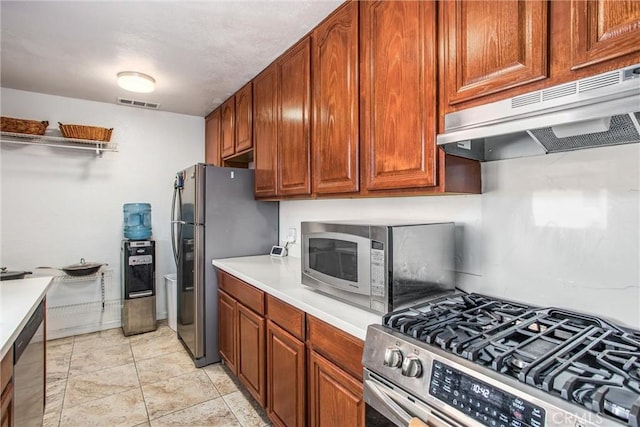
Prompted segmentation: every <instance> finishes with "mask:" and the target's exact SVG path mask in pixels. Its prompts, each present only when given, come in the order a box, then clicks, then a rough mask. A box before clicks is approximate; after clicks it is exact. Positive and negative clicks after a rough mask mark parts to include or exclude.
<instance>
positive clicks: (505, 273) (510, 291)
mask: <svg viewBox="0 0 640 427" xmlns="http://www.w3.org/2000/svg"><path fill="white" fill-rule="evenodd" d="M639 165H640V144H631V145H626V146H617V147H603V148H596V149H589V150H580V151H574V152H569V153H560V154H552V155H547V156H538V157H529V158H523V159H512V160H504V161H496V162H488V163H483V164H482V179H483V194H482V195H476V196H429V197H405V198H381V199H344V200H311V201H309V200H307V201H288V202H281V203H280V238H281V240H284V239H285V236H286V234H287V229H288V228H289V227H295V228H296V229H297V232H298V235H299V232H300V222H301V221H305V220H322V219H327V220H329V219H366V218H406V219H416V218H424V219H448V220H453V221H455V222H456V246H457V250H456V269H457V282H458V286H459V287H460V288H462V289H464V290H467V291H473V292H479V293H485V294H489V295H495V296H500V297H504V298H511V299H514V300H519V301H523V302H527V303H530V304H534V305H540V306H557V307H565V308H570V309H574V310H578V311H583V312H588V313H593V314H597V315H601V316H605V317H609V318H611V319H614V320H617V321H619V322H623V323H626V324H628V325H630V326H634V327H636V328H640V249H639V245H640V211H639V207H640V198H639V187H640V174H639V169H640V168H639ZM290 254H291V255H292V256H295V257H300V245H299V242H298V243H296V244H295V245H293V246H292V248H291V250H290Z"/></svg>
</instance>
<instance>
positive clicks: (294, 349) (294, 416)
mask: <svg viewBox="0 0 640 427" xmlns="http://www.w3.org/2000/svg"><path fill="white" fill-rule="evenodd" d="M305 390H306V381H305V346H304V342H302V341H300V340H299V339H297V338H295V337H294V336H293V335H291V334H289V333H288V332H287V331H285V330H284V329H282V328H280V327H279V326H278V325H276V324H275V323H273V322H272V321H271V320H267V415H268V416H269V418H270V419H271V421H273V424H274V425H276V426H304V425H305V414H306V411H305V407H306V405H305V394H306V393H305Z"/></svg>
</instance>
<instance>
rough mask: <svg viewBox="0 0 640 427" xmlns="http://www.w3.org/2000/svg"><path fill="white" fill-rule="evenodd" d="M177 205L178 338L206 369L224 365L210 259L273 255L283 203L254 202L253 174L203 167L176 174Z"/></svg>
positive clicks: (173, 229)
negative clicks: (216, 363) (280, 204)
mask: <svg viewBox="0 0 640 427" xmlns="http://www.w3.org/2000/svg"><path fill="white" fill-rule="evenodd" d="M172 205H173V206H172V216H171V223H172V224H171V240H172V246H173V253H174V257H175V261H176V266H177V270H178V271H177V280H178V283H177V303H178V304H177V305H178V312H177V324H178V328H177V329H178V338H179V339H180V340H181V341H182V343H183V344H184V347H185V348H186V349H187V351H188V352H189V353H190V354H191V357H192V358H193V361H194V363H195V365H196V366H197V367H201V366H205V365H208V364H211V363H215V362H218V361H220V354H219V352H218V279H217V277H216V273H215V270H214V267H213V265H212V264H211V260H212V259H215V258H230V257H237V256H250V255H262V254H268V253H269V251H270V249H271V246H273V245H276V244H278V202H261V201H256V200H255V199H254V171H253V170H250V169H237V168H222V167H217V166H212V165H205V164H201V163H199V164H196V165H194V166H191V167H190V168H188V169H185V170H183V171H180V172H178V173H177V174H176V180H175V184H174V193H173V202H172Z"/></svg>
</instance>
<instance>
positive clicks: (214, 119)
mask: <svg viewBox="0 0 640 427" xmlns="http://www.w3.org/2000/svg"><path fill="white" fill-rule="evenodd" d="M220 119H221V114H220V109H219V108H218V109H216V110H214V111H213V112H212V113H211V114H209V115H208V116H207V118H206V119H205V130H204V140H205V145H204V159H205V160H204V161H205V162H206V163H207V164H210V165H216V166H220V124H221V120H220Z"/></svg>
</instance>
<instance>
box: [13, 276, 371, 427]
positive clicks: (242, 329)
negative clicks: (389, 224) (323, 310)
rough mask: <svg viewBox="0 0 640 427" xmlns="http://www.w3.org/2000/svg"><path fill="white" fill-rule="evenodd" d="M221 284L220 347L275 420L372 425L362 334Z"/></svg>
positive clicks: (224, 280) (221, 280)
mask: <svg viewBox="0 0 640 427" xmlns="http://www.w3.org/2000/svg"><path fill="white" fill-rule="evenodd" d="M218 285H219V287H220V289H219V290H218V296H219V300H218V310H219V311H218V316H219V326H218V328H219V329H218V330H219V346H220V355H221V357H222V359H223V360H224V362H225V363H226V364H227V365H228V366H229V368H230V370H231V371H232V372H233V373H234V374H235V375H236V376H237V377H238V379H239V380H240V381H241V382H242V384H243V385H244V386H245V387H246V388H247V390H248V391H249V393H251V395H252V396H253V397H254V398H255V399H256V401H257V402H258V403H259V404H260V405H261V406H262V407H264V408H265V409H266V411H267V415H268V416H269V419H270V420H271V421H272V422H273V424H274V425H275V426H281V427H284V426H287V427H294V426H306V425H311V426H331V427H333V426H343V425H348V426H353V427H360V426H364V398H363V386H362V363H361V360H362V352H363V347H364V343H363V342H362V340H359V339H358V338H355V337H353V336H351V335H349V334H347V333H345V332H343V331H342V330H340V329H337V328H335V327H334V326H331V325H329V324H328V323H325V322H324V321H322V320H320V319H317V318H315V317H313V316H310V315H309V314H307V313H305V312H304V311H302V310H300V309H298V308H295V307H293V306H291V305H289V304H287V303H285V302H284V301H281V300H279V299H277V298H275V297H273V296H271V295H268V294H265V293H264V292H263V291H261V290H259V289H257V288H255V287H253V286H251V285H249V284H248V283H246V282H243V281H242V280H240V279H238V278H236V277H234V276H232V275H229V274H227V273H225V272H223V271H219V274H218ZM305 340H306V341H305ZM3 427H4V426H3Z"/></svg>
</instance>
